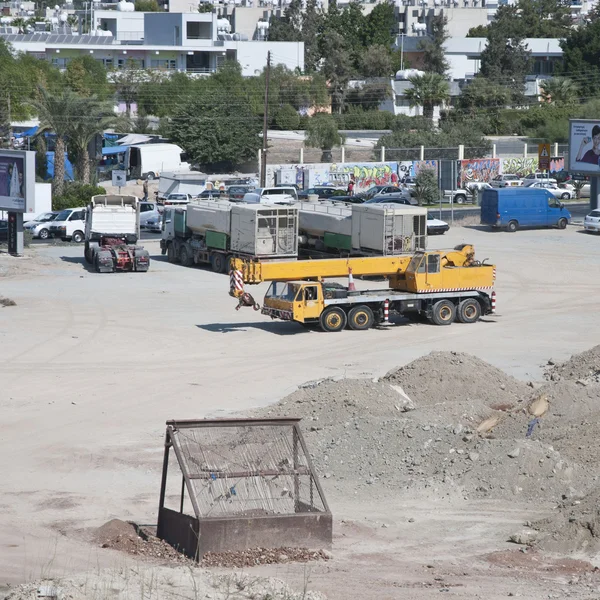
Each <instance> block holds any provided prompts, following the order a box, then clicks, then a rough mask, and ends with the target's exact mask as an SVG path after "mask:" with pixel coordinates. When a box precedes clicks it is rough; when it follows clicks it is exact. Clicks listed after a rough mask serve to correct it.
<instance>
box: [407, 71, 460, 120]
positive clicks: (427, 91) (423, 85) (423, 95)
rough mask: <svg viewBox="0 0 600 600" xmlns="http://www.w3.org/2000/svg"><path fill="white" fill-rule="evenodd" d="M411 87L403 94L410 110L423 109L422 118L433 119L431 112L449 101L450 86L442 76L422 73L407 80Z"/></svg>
mask: <svg viewBox="0 0 600 600" xmlns="http://www.w3.org/2000/svg"><path fill="white" fill-rule="evenodd" d="M408 81H410V83H411V84H412V87H411V88H409V89H407V90H406V91H405V92H404V97H405V98H406V99H407V100H408V103H409V105H410V107H411V108H413V107H415V106H422V107H423V116H424V117H426V118H428V119H433V111H434V108H435V107H436V106H440V105H441V104H443V103H444V102H447V101H448V100H449V99H450V86H449V85H448V82H447V81H446V80H445V79H444V77H443V76H442V75H438V74H437V73H423V75H413V76H412V77H409V78H408Z"/></svg>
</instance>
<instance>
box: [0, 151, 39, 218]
mask: <svg viewBox="0 0 600 600" xmlns="http://www.w3.org/2000/svg"><path fill="white" fill-rule="evenodd" d="M34 194H35V152H27V151H23V150H0V210H7V211H9V212H21V213H23V212H26V211H27V209H28V205H31V206H33V200H34Z"/></svg>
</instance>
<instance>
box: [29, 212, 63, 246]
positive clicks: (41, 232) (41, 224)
mask: <svg viewBox="0 0 600 600" xmlns="http://www.w3.org/2000/svg"><path fill="white" fill-rule="evenodd" d="M58 214H59V211H58V210H55V211H53V212H48V213H42V214H41V215H38V216H37V217H35V219H33V221H27V223H25V224H24V225H23V231H29V233H31V235H32V236H33V237H34V238H39V239H40V240H47V239H48V238H49V237H50V225H49V223H51V222H52V221H54V220H55V219H56V217H57V216H58Z"/></svg>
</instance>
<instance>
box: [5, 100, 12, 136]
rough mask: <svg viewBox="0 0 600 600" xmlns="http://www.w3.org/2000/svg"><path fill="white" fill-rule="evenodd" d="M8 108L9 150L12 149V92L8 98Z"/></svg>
mask: <svg viewBox="0 0 600 600" xmlns="http://www.w3.org/2000/svg"><path fill="white" fill-rule="evenodd" d="M6 108H7V111H6V112H7V120H8V146H7V147H8V148H12V135H13V130H12V124H11V122H10V121H11V114H10V92H8V97H7V99H6Z"/></svg>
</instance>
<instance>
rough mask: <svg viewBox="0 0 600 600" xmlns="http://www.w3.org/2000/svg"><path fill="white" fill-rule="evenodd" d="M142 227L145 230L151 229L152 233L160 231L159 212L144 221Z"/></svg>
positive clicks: (160, 220)
mask: <svg viewBox="0 0 600 600" xmlns="http://www.w3.org/2000/svg"><path fill="white" fill-rule="evenodd" d="M144 229H146V231H151V232H152V233H160V232H161V231H162V215H161V214H159V213H156V215H152V217H150V218H149V219H148V220H147V221H146V226H145V227H144Z"/></svg>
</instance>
